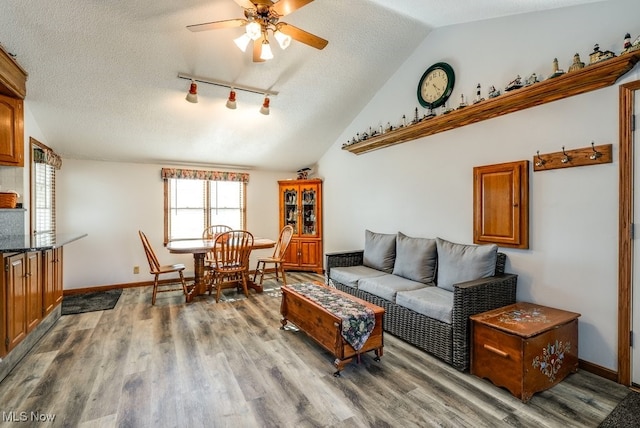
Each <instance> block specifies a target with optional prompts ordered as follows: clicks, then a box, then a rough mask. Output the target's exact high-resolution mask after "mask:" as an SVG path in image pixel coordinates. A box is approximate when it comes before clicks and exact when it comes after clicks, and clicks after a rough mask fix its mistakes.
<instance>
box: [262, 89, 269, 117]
mask: <svg viewBox="0 0 640 428" xmlns="http://www.w3.org/2000/svg"><path fill="white" fill-rule="evenodd" d="M269 102H270V101H269V96H268V95H267V94H265V96H264V101H263V102H262V107H260V113H262V114H264V115H265V116H266V115H268V114H269Z"/></svg>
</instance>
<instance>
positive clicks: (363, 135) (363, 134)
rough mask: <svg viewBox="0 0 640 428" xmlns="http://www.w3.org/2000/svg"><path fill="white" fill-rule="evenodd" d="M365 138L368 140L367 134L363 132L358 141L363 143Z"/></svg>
mask: <svg viewBox="0 0 640 428" xmlns="http://www.w3.org/2000/svg"><path fill="white" fill-rule="evenodd" d="M367 138H369V134H367V131H364V132H363V133H362V135H360V141H364V140H366V139H367Z"/></svg>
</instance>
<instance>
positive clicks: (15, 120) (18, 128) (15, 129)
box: [0, 46, 27, 166]
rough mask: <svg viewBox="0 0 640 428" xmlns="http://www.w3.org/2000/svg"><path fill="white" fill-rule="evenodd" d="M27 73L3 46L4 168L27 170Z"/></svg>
mask: <svg viewBox="0 0 640 428" xmlns="http://www.w3.org/2000/svg"><path fill="white" fill-rule="evenodd" d="M26 95H27V72H26V71H24V69H23V68H22V67H20V65H19V64H18V63H17V62H16V61H15V60H14V59H13V58H11V56H10V55H9V54H8V53H7V51H5V50H4V49H3V48H2V46H0V165H9V166H24V113H23V101H22V100H23V99H24V97H25V96H26Z"/></svg>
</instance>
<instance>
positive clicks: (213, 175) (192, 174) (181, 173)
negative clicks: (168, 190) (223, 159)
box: [161, 168, 249, 183]
mask: <svg viewBox="0 0 640 428" xmlns="http://www.w3.org/2000/svg"><path fill="white" fill-rule="evenodd" d="M161 176H162V179H163V180H166V179H169V178H183V179H193V180H211V181H240V182H243V183H248V182H249V174H247V173H240V172H224V171H204V170H199V169H180V168H162V172H161Z"/></svg>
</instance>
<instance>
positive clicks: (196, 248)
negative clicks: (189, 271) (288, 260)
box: [166, 238, 276, 302]
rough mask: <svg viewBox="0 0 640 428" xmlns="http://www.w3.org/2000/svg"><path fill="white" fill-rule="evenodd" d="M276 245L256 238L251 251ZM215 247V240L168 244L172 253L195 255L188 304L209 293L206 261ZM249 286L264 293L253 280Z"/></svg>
mask: <svg viewBox="0 0 640 428" xmlns="http://www.w3.org/2000/svg"><path fill="white" fill-rule="evenodd" d="M275 245H276V241H274V240H273V239H268V238H255V239H254V240H253V245H252V246H251V251H253V250H262V249H265V248H273V247H274V246H275ZM214 246H215V240H213V239H177V240H175V241H169V242H168V243H167V246H166V248H167V250H169V252H170V253H174V254H193V268H194V284H193V287H192V288H191V290H190V292H189V294H188V295H187V299H186V300H187V302H190V301H191V300H192V299H193V297H194V296H200V295H202V294H205V293H206V291H207V286H206V283H205V280H204V271H205V268H204V260H205V256H206V255H207V253H208V252H209V251H212V250H213V248H214ZM247 286H248V287H249V288H252V289H254V290H255V291H256V293H262V291H263V288H262V286H261V285H260V284H256V283H254V282H253V281H252V280H249V281H248V282H247Z"/></svg>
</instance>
